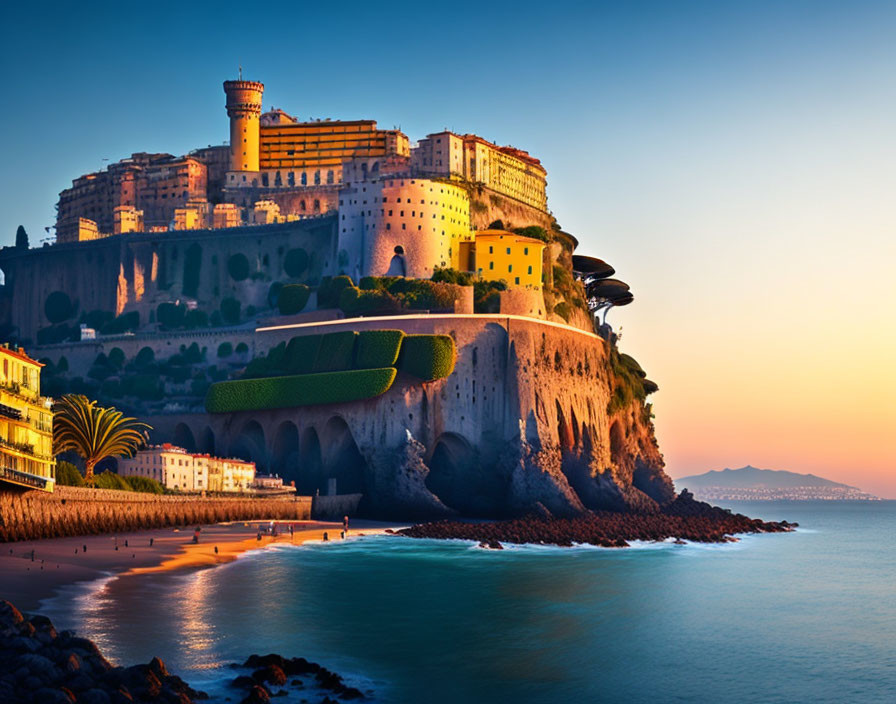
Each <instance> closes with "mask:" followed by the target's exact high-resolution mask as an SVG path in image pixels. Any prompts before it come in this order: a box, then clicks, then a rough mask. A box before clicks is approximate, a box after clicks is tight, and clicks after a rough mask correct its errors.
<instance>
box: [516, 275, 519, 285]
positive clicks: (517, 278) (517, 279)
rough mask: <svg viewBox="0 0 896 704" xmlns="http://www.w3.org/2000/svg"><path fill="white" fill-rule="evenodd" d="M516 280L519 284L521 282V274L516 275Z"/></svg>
mask: <svg viewBox="0 0 896 704" xmlns="http://www.w3.org/2000/svg"><path fill="white" fill-rule="evenodd" d="M516 282H517V284H519V282H520V277H519V276H517V277H516Z"/></svg>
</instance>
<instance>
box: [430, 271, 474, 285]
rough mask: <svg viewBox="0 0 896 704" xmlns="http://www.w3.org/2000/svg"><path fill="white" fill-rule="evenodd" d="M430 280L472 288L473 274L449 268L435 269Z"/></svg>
mask: <svg viewBox="0 0 896 704" xmlns="http://www.w3.org/2000/svg"><path fill="white" fill-rule="evenodd" d="M432 280H433V281H437V282H442V283H446V284H459V285H460V286H472V285H473V274H471V273H470V272H469V271H458V270H457V269H451V268H449V267H436V268H435V269H434V270H433V272H432Z"/></svg>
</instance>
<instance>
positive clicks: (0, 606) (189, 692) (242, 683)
mask: <svg viewBox="0 0 896 704" xmlns="http://www.w3.org/2000/svg"><path fill="white" fill-rule="evenodd" d="M232 667H233V668H235V669H246V670H247V672H249V673H251V674H245V675H240V676H238V677H236V678H235V679H234V680H233V681H232V682H231V687H232V688H233V689H234V691H235V692H239V693H240V694H239V697H237V698H232V697H229V696H228V697H225V698H224V701H239V702H242V703H243V704H264V703H265V702H269V701H271V700H272V699H276V698H278V697H287V701H293V699H290V698H288V697H290V695H294V694H298V693H301V696H302V697H303V698H305V697H311V696H313V697H314V699H313V701H315V702H321V704H339V702H345V701H358V700H363V699H366V698H367V697H366V696H365V694H364V693H363V692H361V691H360V690H359V689H357V688H355V687H352V686H350V685H348V684H346V683H345V681H344V680H343V679H342V676H341V675H339V674H337V673H335V672H333V671H332V670H328V669H327V668H325V667H323V666H322V665H318V664H317V663H314V662H309V661H308V660H306V659H305V658H285V657H282V656H280V655H276V654H271V655H252V656H250V657H249V659H248V660H246V662H244V663H243V664H242V665H233V666H232ZM206 700H209V697H208V695H207V694H206V693H205V692H201V691H198V690H195V689H193V688H192V687H190V685H189V684H187V683H186V682H184V681H183V680H182V679H181V678H180V677H178V676H177V675H172V674H171V673H169V672H168V668H167V667H166V666H165V663H164V662H162V660H160V659H159V658H153V659H152V660H151V661H150V662H149V663H147V664H145V665H132V666H130V667H115V666H114V665H112V663H110V662H109V661H108V660H107V659H106V658H105V657H104V656H103V654H102V653H101V652H100V650H99V648H97V646H96V644H95V643H94V642H93V641H91V640H88V639H87V638H80V637H78V636H77V635H75V634H74V633H72V632H71V631H62V632H61V633H57V631H56V629H55V628H54V627H53V623H52V622H51V621H50V619H48V618H46V617H45V616H30V617H26V616H24V615H23V614H22V613H21V612H20V611H19V610H18V609H17V608H16V607H15V606H13V605H12V604H10V603H9V602H8V601H0V702H3V704H131V703H133V702H155V703H157V704H192V703H193V702H199V701H206ZM209 701H214V700H209ZM308 701H311V700H310V699H309V700H308Z"/></svg>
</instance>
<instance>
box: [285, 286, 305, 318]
mask: <svg viewBox="0 0 896 704" xmlns="http://www.w3.org/2000/svg"><path fill="white" fill-rule="evenodd" d="M310 295H311V289H309V288H308V287H307V286H305V285H304V284H287V285H286V286H284V287H283V288H282V289H280V297H279V298H278V299H277V308H278V309H279V310H280V314H281V315H293V314H294V313H298V312H300V311H301V310H302V309H304V308H305V304H307V303H308V296H310Z"/></svg>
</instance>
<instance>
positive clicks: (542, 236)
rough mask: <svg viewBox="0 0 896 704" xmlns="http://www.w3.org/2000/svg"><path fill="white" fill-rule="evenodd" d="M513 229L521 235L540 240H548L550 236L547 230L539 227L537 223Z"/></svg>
mask: <svg viewBox="0 0 896 704" xmlns="http://www.w3.org/2000/svg"><path fill="white" fill-rule="evenodd" d="M513 231H514V232H515V233H516V234H518V235H522V236H523V237H531V238H533V239H536V240H541V241H542V242H550V241H551V237H550V235H548V233H547V231H546V230H545V229H544V228H543V227H539V226H538V225H529V226H527V227H515V228H513Z"/></svg>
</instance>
